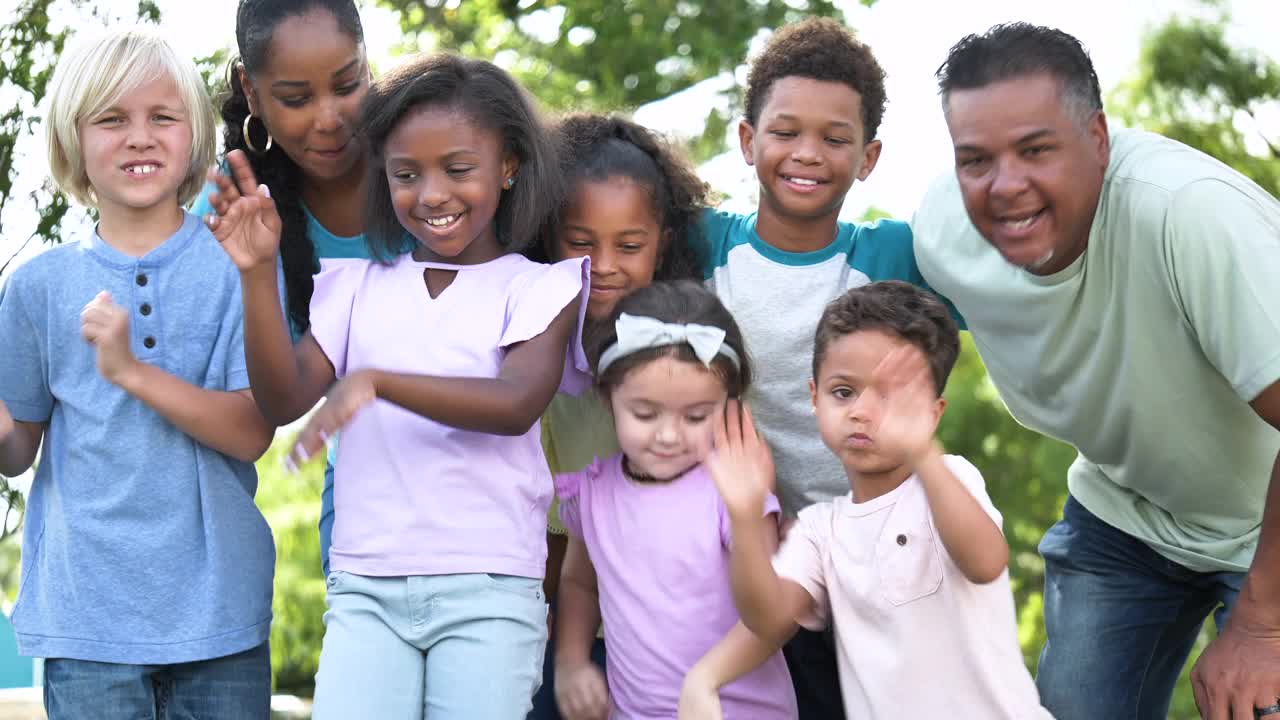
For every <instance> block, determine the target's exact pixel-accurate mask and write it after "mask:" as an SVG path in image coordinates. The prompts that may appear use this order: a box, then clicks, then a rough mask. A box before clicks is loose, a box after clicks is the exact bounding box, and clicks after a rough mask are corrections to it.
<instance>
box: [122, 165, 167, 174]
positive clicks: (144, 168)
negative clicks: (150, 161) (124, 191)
mask: <svg viewBox="0 0 1280 720" xmlns="http://www.w3.org/2000/svg"><path fill="white" fill-rule="evenodd" d="M159 169H160V168H159V166H157V165H130V166H129V167H127V168H125V169H124V171H125V172H127V173H129V174H130V175H150V174H151V173H153V172H155V171H156V170H159Z"/></svg>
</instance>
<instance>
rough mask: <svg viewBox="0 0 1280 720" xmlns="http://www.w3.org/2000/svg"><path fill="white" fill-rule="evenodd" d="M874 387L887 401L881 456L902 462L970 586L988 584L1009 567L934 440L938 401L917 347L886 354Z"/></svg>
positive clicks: (990, 524) (1002, 546) (998, 538)
mask: <svg viewBox="0 0 1280 720" xmlns="http://www.w3.org/2000/svg"><path fill="white" fill-rule="evenodd" d="M872 385H873V386H874V387H876V388H877V389H878V390H879V392H880V393H881V394H882V396H883V397H884V398H885V406H884V414H883V416H882V418H881V421H880V427H879V428H878V430H877V433H876V443H877V444H878V445H879V446H880V447H881V450H882V452H884V453H886V454H890V455H897V456H899V457H902V458H903V460H904V463H905V464H906V465H907V467H910V468H911V469H912V471H913V472H915V474H916V477H917V478H919V480H920V484H921V485H923V486H924V490H925V496H926V497H927V499H928V502H929V512H930V514H932V515H933V524H934V526H935V527H936V528H937V529H938V535H939V537H940V539H941V540H942V546H943V547H944V548H946V550H947V554H948V555H950V556H951V560H952V562H954V563H955V564H956V567H958V568H959V569H960V572H962V573H964V576H965V577H966V578H968V580H969V581H970V582H974V583H989V582H991V581H993V580H995V579H996V578H998V577H1000V573H1002V572H1004V569H1005V567H1006V566H1007V565H1008V563H1009V544H1008V543H1007V542H1006V541H1005V539H1004V535H1003V534H1002V533H1001V532H1000V528H999V527H998V526H997V525H996V523H995V522H994V521H993V520H992V519H991V516H989V515H988V514H987V513H986V511H985V510H983V509H982V506H981V505H980V504H979V503H978V501H977V500H976V499H975V498H974V497H973V495H972V494H970V492H969V491H968V490H967V489H966V488H965V487H964V485H963V484H962V483H961V482H960V479H959V478H957V477H956V476H955V473H953V472H951V470H950V469H949V468H948V467H947V466H946V464H945V463H944V462H943V459H942V450H941V449H940V448H939V446H938V443H937V441H935V440H934V438H933V433H934V430H935V429H936V427H937V411H936V410H935V409H934V408H935V407H936V403H937V402H938V398H937V397H936V395H935V393H934V389H933V380H932V376H931V374H930V371H929V366H928V363H926V362H925V359H924V354H923V353H922V352H920V350H919V349H917V348H915V347H903V348H899V349H897V350H894V351H893V352H891V353H889V355H888V356H886V357H885V359H884V360H883V361H881V363H880V365H879V366H878V367H877V368H876V370H875V373H874V375H873V377H872Z"/></svg>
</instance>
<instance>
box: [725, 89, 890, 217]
mask: <svg viewBox="0 0 1280 720" xmlns="http://www.w3.org/2000/svg"><path fill="white" fill-rule="evenodd" d="M738 137H739V140H740V142H741V145H742V156H743V158H744V159H745V160H746V161H747V164H748V165H753V166H755V169H756V176H757V177H758V178H759V180H760V214H761V215H765V214H772V215H775V216H780V217H787V218H795V219H803V220H813V219H825V218H831V219H834V217H835V215H836V214H838V213H839V212H840V206H841V204H843V203H844V197H845V195H846V194H848V192H849V188H850V187H852V186H853V181H854V179H855V178H856V179H858V180H865V179H866V178H867V176H868V175H870V174H871V171H872V169H874V168H875V164H876V161H877V160H878V159H879V157H880V141H879V140H873V141H871V142H865V141H864V140H863V129H862V98H861V96H860V95H858V93H857V91H855V90H854V89H853V88H851V87H849V86H848V85H845V84H844V83H838V82H828V81H822V80H812V79H810V78H804V77H784V78H780V79H778V80H776V81H774V83H773V85H772V86H771V87H770V88H769V94H768V98H767V100H766V101H765V104H764V106H763V107H762V108H761V109H760V117H759V119H758V120H757V121H756V123H755V125H754V126H753V125H751V124H749V123H747V122H746V121H745V120H744V121H742V122H741V123H740V124H739V127H738Z"/></svg>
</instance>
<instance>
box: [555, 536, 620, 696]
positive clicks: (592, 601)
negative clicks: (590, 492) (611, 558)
mask: <svg viewBox="0 0 1280 720" xmlns="http://www.w3.org/2000/svg"><path fill="white" fill-rule="evenodd" d="M556 605H557V610H556V622H555V628H556V656H555V664H556V666H555V667H556V673H555V676H556V686H555V695H556V704H557V705H559V706H560V712H561V714H563V715H564V716H565V717H566V718H568V720H594V719H596V718H599V719H601V720H602V719H603V718H605V717H607V716H608V714H609V691H608V687H607V685H606V684H605V679H604V674H603V673H601V672H600V668H598V667H596V666H595V664H594V663H592V662H591V645H592V643H594V642H595V638H596V631H597V630H598V629H599V628H600V595H599V592H598V591H597V589H596V570H595V566H593V565H592V564H591V557H590V556H589V555H588V554H587V546H586V544H585V543H583V542H582V540H581V539H580V538H576V537H570V538H569V548H568V550H566V551H565V556H564V566H563V567H562V568H561V570H560V589H559V591H558V592H557V593H556Z"/></svg>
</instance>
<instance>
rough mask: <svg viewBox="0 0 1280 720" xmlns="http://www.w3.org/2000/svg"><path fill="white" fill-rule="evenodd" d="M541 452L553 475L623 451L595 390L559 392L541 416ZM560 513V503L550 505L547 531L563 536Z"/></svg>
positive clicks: (610, 417) (583, 466)
mask: <svg viewBox="0 0 1280 720" xmlns="http://www.w3.org/2000/svg"><path fill="white" fill-rule="evenodd" d="M542 451H543V453H544V454H545V455H546V456H547V465H548V466H549V467H550V468H551V474H553V475H558V474H560V473H570V472H578V471H579V470H582V469H583V468H585V467H586V466H587V465H590V464H591V461H592V460H594V459H595V458H597V457H599V458H601V459H603V458H607V457H611V456H613V455H617V454H618V452H620V450H619V448H618V436H617V433H615V432H614V429H613V416H612V415H611V414H609V409H608V408H606V407H605V406H604V403H603V402H601V400H600V396H599V395H597V394H596V391H595V389H591V390H588V391H586V392H584V393H583V394H582V395H577V396H575V395H570V394H568V393H556V396H555V397H554V398H552V399H551V404H550V405H548V406H547V411H546V412H545V413H543V415H542ZM559 511H560V507H559V503H556V502H553V503H551V512H550V513H549V514H548V515H547V530H548V531H549V532H552V533H555V534H557V535H564V534H565V529H564V526H563V525H561V524H560V515H559Z"/></svg>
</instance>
